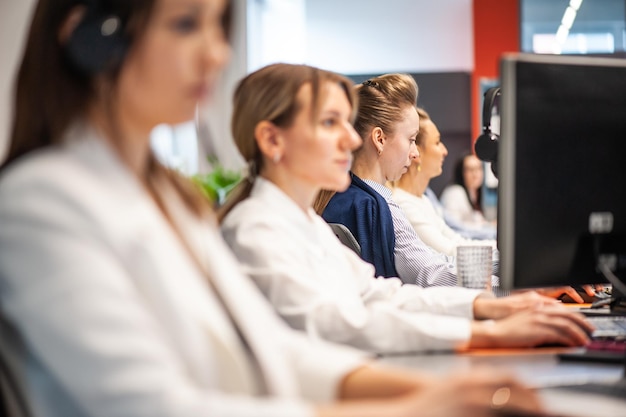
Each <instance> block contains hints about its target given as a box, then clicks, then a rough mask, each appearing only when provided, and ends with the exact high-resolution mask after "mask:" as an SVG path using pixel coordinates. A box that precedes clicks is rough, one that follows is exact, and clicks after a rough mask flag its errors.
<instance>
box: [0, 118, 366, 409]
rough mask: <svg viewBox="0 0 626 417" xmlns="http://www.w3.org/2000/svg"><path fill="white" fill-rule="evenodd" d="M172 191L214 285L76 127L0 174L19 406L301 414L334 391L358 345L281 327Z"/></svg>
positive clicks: (1, 239)
mask: <svg viewBox="0 0 626 417" xmlns="http://www.w3.org/2000/svg"><path fill="white" fill-rule="evenodd" d="M72 140H76V141H75V142H72ZM170 197H172V198H167V199H166V201H165V203H166V205H167V206H168V208H169V209H170V212H171V214H172V216H171V217H172V219H174V221H176V222H177V223H178V224H179V226H180V227H179V228H180V230H181V233H182V234H183V236H185V237H186V240H187V241H188V242H189V247H190V249H191V252H192V253H195V254H196V255H197V258H198V260H199V262H200V264H203V265H204V267H205V269H206V271H207V275H208V276H210V277H211V280H212V282H213V287H210V286H209V285H207V283H208V280H207V278H206V276H207V275H205V274H203V273H202V272H201V270H200V268H199V267H198V264H197V263H194V262H192V261H191V259H192V258H191V257H190V252H189V251H187V250H185V248H184V246H183V245H182V244H181V240H180V239H179V238H178V237H177V236H176V234H175V233H174V232H173V230H172V228H171V227H170V226H169V223H168V222H167V221H166V220H165V218H164V217H163V215H162V214H161V212H160V211H159V210H158V208H157V207H156V205H155V204H154V202H153V200H152V198H151V197H150V196H149V195H148V194H147V193H146V192H145V191H144V189H143V187H142V186H141V185H140V184H139V183H138V181H137V180H136V178H135V177H134V175H132V174H131V173H130V172H128V170H127V169H126V167H125V166H123V165H122V164H121V163H120V161H119V160H118V158H117V157H116V156H115V153H114V152H112V151H111V149H110V148H108V146H106V144H105V143H104V142H103V141H102V140H100V139H98V138H97V135H96V134H95V133H94V132H92V131H90V130H89V129H82V128H81V129H76V130H75V131H74V132H72V133H71V134H70V138H69V140H68V145H66V146H62V147H59V146H55V147H50V148H48V149H46V150H42V151H38V152H36V153H33V154H31V155H29V156H26V157H24V158H23V159H21V160H18V161H16V162H14V163H13V164H12V165H10V166H9V167H8V169H7V170H5V171H3V175H2V178H1V179H0V224H1V225H2V226H1V227H0V316H4V319H5V320H6V321H8V322H9V323H11V324H12V325H14V326H15V327H16V328H17V330H18V332H19V335H20V336H21V337H20V338H18V339H17V340H13V339H10V340H5V339H3V340H2V343H3V344H6V345H7V346H9V345H10V347H11V348H13V350H16V349H17V347H18V346H19V345H20V342H22V341H23V342H24V343H25V344H26V348H23V349H22V350H21V351H20V353H21V355H20V356H19V358H20V361H19V363H17V365H18V369H19V370H20V375H19V376H18V378H19V379H20V380H23V381H24V382H25V386H26V390H27V397H28V399H29V405H31V407H32V408H33V410H32V411H33V414H34V415H35V416H49V417H67V416H79V417H81V416H92V417H93V416H95V417H99V416H102V417H105V416H106V417H127V416H133V417H143V416H145V417H161V416H162V417H166V416H177V417H185V416H188V417H200V416H226V415H227V416H232V417H248V416H249V417H252V416H255V417H257V416H266V417H276V416H285V417H287V416H302V417H305V416H307V417H308V416H312V414H313V410H312V407H311V405H310V404H311V403H313V402H317V403H323V402H330V401H333V400H334V399H335V396H336V395H337V388H338V384H339V383H340V381H341V379H342V378H343V377H344V376H345V375H346V374H347V373H348V372H350V371H352V370H353V369H355V368H356V367H358V366H360V365H361V364H363V363H364V360H365V358H364V357H363V354H362V353H359V352H358V351H356V350H352V349H347V348H344V347H339V346H335V345H330V344H326V343H321V342H317V343H314V342H312V341H310V340H307V338H306V337H304V336H303V335H300V334H297V332H294V331H292V330H291V329H289V328H288V327H287V326H285V324H284V323H283V322H282V320H280V319H279V318H278V317H277V316H276V314H275V312H274V311H273V309H272V308H271V306H269V304H268V303H267V301H266V300H265V299H264V297H263V296H262V295H261V294H260V293H259V292H258V289H257V288H256V286H255V285H254V284H253V283H252V282H251V281H250V280H249V279H248V278H247V277H245V276H244V275H243V274H242V273H241V270H240V268H239V265H238V264H237V262H236V260H235V258H234V257H233V256H232V254H231V252H230V251H229V250H228V248H227V247H226V245H225V244H224V242H223V240H222V239H221V237H220V235H219V233H218V232H217V230H216V228H215V227H214V226H213V225H212V224H209V222H206V221H200V220H199V219H197V218H196V217H195V216H193V215H191V214H190V213H189V212H188V211H187V210H186V209H185V208H184V207H183V204H182V203H181V202H180V201H179V199H178V198H176V197H175V196H174V195H171V196H170ZM217 294H219V296H218V295H217ZM220 299H221V301H220ZM242 338H243V339H245V344H244V343H242ZM3 347H6V346H5V345H3ZM264 393H270V394H271V397H268V396H266V395H263V394H264Z"/></svg>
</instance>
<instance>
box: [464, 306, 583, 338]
mask: <svg viewBox="0 0 626 417" xmlns="http://www.w3.org/2000/svg"><path fill="white" fill-rule="evenodd" d="M593 330H594V328H593V325H591V324H590V323H589V321H588V320H587V319H586V318H585V317H584V316H583V315H582V314H580V313H577V312H574V311H571V310H569V309H566V308H564V307H561V306H558V305H557V306H553V307H542V308H537V309H529V310H525V311H521V312H518V313H515V314H513V315H511V316H509V317H506V318H504V319H500V320H496V321H487V322H481V321H474V322H473V323H472V337H471V339H470V343H469V347H475V348H488V347H511V348H512V347H535V346H541V345H554V346H584V345H586V344H587V343H589V341H590V338H589V337H590V336H589V335H590V334H591V333H592V332H593Z"/></svg>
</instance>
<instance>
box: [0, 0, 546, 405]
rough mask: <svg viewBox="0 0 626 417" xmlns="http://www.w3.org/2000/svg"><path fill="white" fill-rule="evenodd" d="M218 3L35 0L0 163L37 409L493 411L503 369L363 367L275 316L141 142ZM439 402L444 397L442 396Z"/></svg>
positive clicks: (167, 111)
mask: <svg viewBox="0 0 626 417" xmlns="http://www.w3.org/2000/svg"><path fill="white" fill-rule="evenodd" d="M228 10H229V4H228V3H226V2H225V1H223V0H133V1H128V0H102V1H84V2H83V1H79V0H40V1H39V3H38V5H37V7H36V10H35V12H34V17H33V21H32V26H31V29H30V34H29V37H28V41H27V45H26V51H25V54H24V58H23V61H22V64H21V67H20V70H19V74H18V79H17V88H16V101H15V116H14V119H13V128H12V133H11V144H10V151H9V156H8V159H7V161H6V162H5V163H4V164H3V166H2V168H1V172H0V224H2V227H0V248H1V250H0V289H1V291H0V301H1V303H0V308H1V313H2V316H3V319H4V320H5V321H6V322H8V323H9V324H10V326H11V327H12V328H13V329H14V330H15V331H16V334H17V337H15V338H11V340H9V339H7V338H5V337H4V334H3V338H2V341H1V342H2V343H3V348H4V347H6V346H7V345H9V344H10V346H11V347H12V348H16V349H17V348H20V347H21V350H20V351H19V355H18V356H17V357H18V358H19V363H17V364H16V365H17V366H16V367H15V368H16V369H17V370H18V372H19V373H20V374H19V378H17V379H19V380H23V381H24V382H25V383H24V387H23V390H24V393H25V398H26V400H27V404H28V406H29V407H30V408H31V411H32V414H33V415H35V416H59V417H61V416H120V417H121V416H151V417H154V416H178V417H181V416H190V417H191V416H193V417H198V416H209V415H211V416H226V415H228V416H273V417H276V416H348V415H359V416H364V417H365V416H380V415H385V416H399V417H400V416H412V415H418V414H419V415H420V416H443V415H458V416H462V415H466V416H493V415H495V414H497V413H499V412H500V411H494V408H492V405H493V402H492V398H493V395H494V393H495V392H498V390H499V389H500V388H502V387H503V386H505V387H507V388H508V389H509V390H510V391H509V392H510V394H511V395H510V399H509V401H508V405H509V407H504V408H502V409H499V410H504V411H506V410H519V409H522V410H527V411H528V412H530V413H532V412H533V411H536V410H538V409H539V404H538V401H537V398H536V397H535V396H534V394H533V393H532V392H531V391H529V390H527V389H525V388H523V387H522V386H520V384H518V383H517V382H516V381H514V380H512V379H511V378H508V377H503V376H499V375H492V374H490V373H486V372H482V373H477V374H472V375H462V376H457V377H454V378H445V379H439V378H435V377H425V376H420V375H418V374H413V373H408V372H400V371H397V370H395V371H392V370H388V369H385V368H384V367H382V366H376V367H373V366H368V365H367V358H366V357H365V356H364V354H363V353H362V352H358V351H354V350H351V349H347V348H341V347H338V346H335V345H330V344H325V343H322V342H313V341H311V340H308V339H307V338H304V336H301V335H298V334H296V333H295V332H293V331H291V330H289V329H287V328H286V327H285V325H284V324H283V323H282V322H281V321H279V320H278V318H277V317H275V315H274V313H273V312H272V311H271V307H270V306H269V305H268V304H267V302H266V301H265V300H264V299H263V298H262V296H261V295H260V294H259V293H258V292H257V290H256V288H255V287H254V285H253V284H252V283H251V282H250V281H249V279H248V278H247V277H245V276H243V275H242V273H241V269H240V267H239V265H238V264H237V263H236V261H235V260H234V258H233V257H232V255H231V253H230V252H229V251H228V249H227V248H226V246H225V245H224V243H223V241H222V240H221V238H220V236H219V233H218V232H217V230H216V227H215V220H214V215H213V213H212V212H211V210H210V208H209V207H208V206H207V203H206V202H205V200H204V197H203V196H202V195H201V194H200V192H199V191H198V190H197V189H195V188H193V187H192V186H191V185H190V183H189V182H188V181H187V180H186V179H184V178H181V177H180V176H179V175H177V174H176V173H175V172H172V171H170V170H168V169H166V168H165V167H163V166H162V165H161V164H160V163H159V162H158V161H157V159H156V158H155V156H154V154H153V153H152V152H151V150H150V146H149V135H150V131H151V129H152V128H154V127H155V126H156V125H158V124H161V123H170V124H175V123H179V122H183V121H186V120H189V119H192V118H193V116H194V112H195V109H196V104H197V102H198V101H200V100H203V99H205V98H208V97H209V96H210V93H211V91H212V89H213V87H214V85H215V82H216V79H217V78H216V77H217V76H218V74H219V73H220V71H221V69H222V67H223V66H224V64H225V63H226V61H227V58H228V55H229V49H228V45H227V42H226V38H225V32H224V30H225V26H226V25H227V21H228ZM442 400H443V401H442Z"/></svg>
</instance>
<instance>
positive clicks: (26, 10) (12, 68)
mask: <svg viewBox="0 0 626 417" xmlns="http://www.w3.org/2000/svg"><path fill="white" fill-rule="evenodd" d="M33 4H34V1H33V0H0V161H2V160H4V157H5V154H6V151H7V147H8V135H9V130H10V127H11V126H10V123H11V115H12V112H13V110H12V100H13V84H14V78H15V72H16V70H17V65H18V62H19V60H20V58H21V53H22V46H23V43H24V41H25V39H24V38H25V35H26V28H27V26H28V25H27V23H28V22H29V21H30V14H31V11H32V8H33V7H32V6H33Z"/></svg>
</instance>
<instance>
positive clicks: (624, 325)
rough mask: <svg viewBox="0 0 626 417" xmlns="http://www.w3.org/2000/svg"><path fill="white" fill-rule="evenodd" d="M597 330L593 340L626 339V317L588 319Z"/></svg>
mask: <svg viewBox="0 0 626 417" xmlns="http://www.w3.org/2000/svg"><path fill="white" fill-rule="evenodd" d="M587 320H589V321H590V322H591V324H593V325H594V326H595V328H596V330H595V331H594V332H593V334H592V335H591V336H592V338H594V339H597V338H607V337H608V338H626V316H593V317H589V316H588V317H587Z"/></svg>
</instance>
